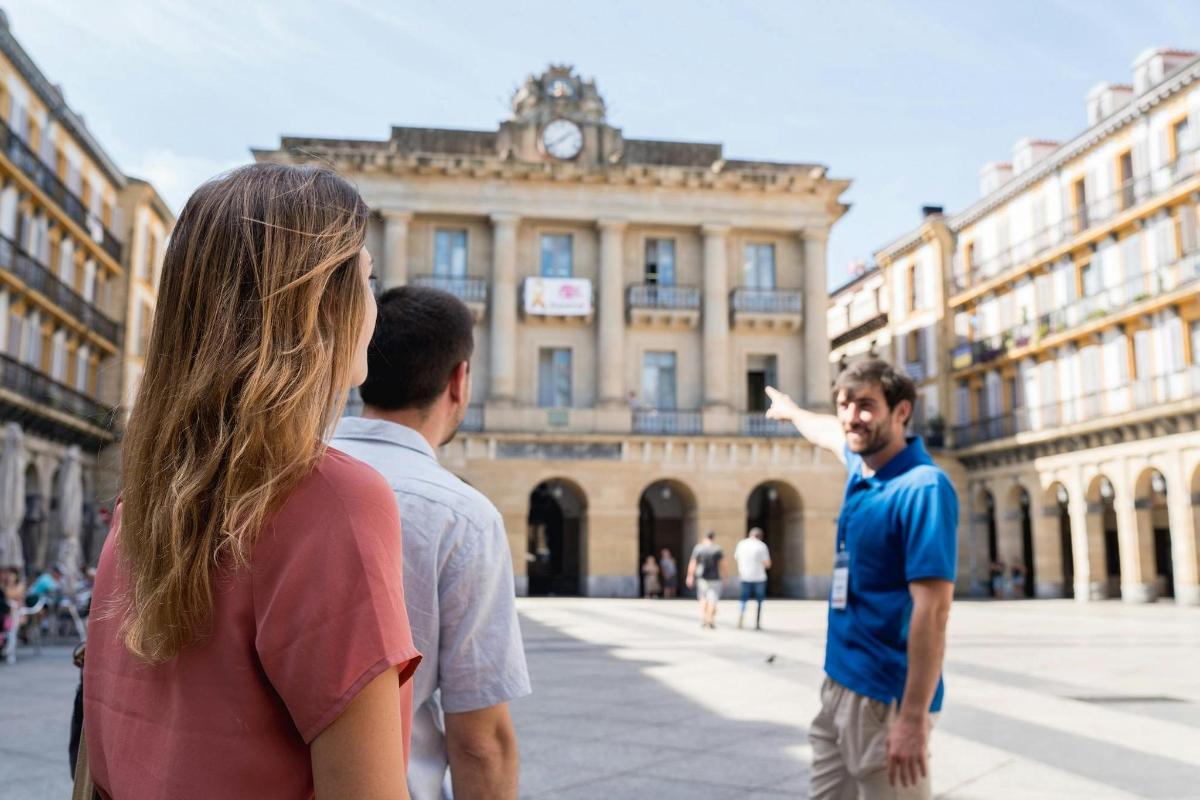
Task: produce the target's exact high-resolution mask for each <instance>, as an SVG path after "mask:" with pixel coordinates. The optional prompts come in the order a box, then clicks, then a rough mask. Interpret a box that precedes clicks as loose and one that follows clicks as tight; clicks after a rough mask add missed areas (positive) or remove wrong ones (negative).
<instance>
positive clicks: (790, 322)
mask: <svg viewBox="0 0 1200 800" xmlns="http://www.w3.org/2000/svg"><path fill="white" fill-rule="evenodd" d="M803 312H804V300H803V292H801V291H800V290H799V289H759V288H749V287H740V288H737V289H734V290H733V291H731V292H730V293H729V313H730V318H731V319H732V321H733V324H734V325H735V326H742V327H748V328H774V329H779V330H782V331H784V332H791V331H796V330H799V329H800V324H801V321H802V315H803Z"/></svg>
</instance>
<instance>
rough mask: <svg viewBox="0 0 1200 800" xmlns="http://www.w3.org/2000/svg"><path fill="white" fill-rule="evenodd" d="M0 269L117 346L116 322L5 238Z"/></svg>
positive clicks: (1, 240)
mask: <svg viewBox="0 0 1200 800" xmlns="http://www.w3.org/2000/svg"><path fill="white" fill-rule="evenodd" d="M0 269H6V270H8V271H9V272H11V273H12V274H14V275H16V276H17V277H18V278H20V279H21V280H22V281H23V282H24V283H25V285H26V286H28V287H29V288H31V289H33V290H35V291H38V292H41V293H42V294H44V295H45V296H46V297H47V298H49V299H50V302H51V303H53V304H54V305H56V306H58V307H59V308H61V309H62V310H63V311H65V312H67V313H68V314H70V315H71V316H73V317H75V318H76V319H78V320H79V321H80V322H81V323H82V324H83V325H84V327H86V328H88V329H90V330H93V331H95V332H96V333H98V334H100V336H101V337H103V338H105V339H107V340H108V341H110V342H112V343H113V344H120V341H121V327H120V326H119V325H118V324H117V323H116V322H114V321H113V320H111V319H110V318H109V317H108V316H106V315H105V314H103V313H102V312H101V311H100V310H99V309H98V308H96V307H95V305H93V304H92V303H89V302H88V301H87V300H85V299H84V298H83V297H81V296H80V295H79V294H78V293H76V292H75V290H74V289H72V288H71V287H70V286H68V285H67V284H65V283H63V282H62V281H61V280H59V279H58V278H57V277H56V276H55V275H54V273H52V272H51V271H50V270H48V269H46V268H45V267H44V266H42V265H41V264H40V263H38V262H37V261H36V260H35V259H34V258H33V257H32V256H30V255H29V254H28V253H26V252H25V251H24V250H22V249H21V248H20V247H18V246H17V244H16V242H14V241H12V240H11V239H9V238H8V237H6V236H0Z"/></svg>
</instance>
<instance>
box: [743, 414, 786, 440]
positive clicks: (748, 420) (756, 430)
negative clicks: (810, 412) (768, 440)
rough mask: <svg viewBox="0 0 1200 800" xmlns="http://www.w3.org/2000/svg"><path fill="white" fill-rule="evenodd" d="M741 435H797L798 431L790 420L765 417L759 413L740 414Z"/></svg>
mask: <svg viewBox="0 0 1200 800" xmlns="http://www.w3.org/2000/svg"><path fill="white" fill-rule="evenodd" d="M742 435H743V436H769V437H779V436H799V435H800V431H798V430H797V429H796V426H795V425H793V424H792V423H790V422H784V421H783V420H778V419H767V418H766V417H764V416H763V415H762V412H759V413H750V414H743V415H742Z"/></svg>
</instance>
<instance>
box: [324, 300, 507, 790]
mask: <svg viewBox="0 0 1200 800" xmlns="http://www.w3.org/2000/svg"><path fill="white" fill-rule="evenodd" d="M378 302H379V317H378V322H377V323H376V327H375V334H374V336H373V337H372V339H371V347H370V350H369V351H368V359H369V365H368V366H369V375H368V378H367V380H366V382H365V383H363V385H362V387H361V388H360V390H359V391H360V394H361V396H362V400H363V417H362V418H355V417H346V418H344V419H342V420H341V422H340V423H339V425H338V428H337V432H336V434H335V437H334V440H333V446H334V447H336V448H338V449H339V450H342V451H343V452H345V453H347V454H349V455H351V456H353V457H355V458H358V459H360V460H362V461H365V462H367V463H368V464H370V465H371V466H373V467H375V469H377V470H378V471H379V472H380V473H381V474H382V475H383V476H384V477H385V478H386V479H387V481H388V483H389V484H390V485H391V487H392V490H393V491H394V492H395V493H396V500H397V502H398V504H399V507H400V521H401V526H402V530H403V536H404V596H405V603H406V604H407V606H408V618H409V624H410V625H411V627H412V635H413V641H414V642H415V643H416V645H417V649H418V650H420V652H421V654H422V655H423V656H424V658H423V660H422V661H421V665H420V666H419V667H418V668H417V673H416V675H415V676H414V678H413V731H412V750H411V754H410V757H409V763H408V787H409V792H410V794H411V795H412V797H413V800H441V798H445V797H454V798H457V800H473V798H488V800H492V799H493V798H495V799H496V800H515V798H516V796H517V771H518V755H517V743H516V734H515V732H514V730H513V724H512V720H511V718H510V716H509V712H508V703H509V701H511V700H515V699H517V698H519V697H523V696H525V695H527V694H529V692H530V687H529V674H528V671H527V669H526V665H525V651H524V647H523V645H522V642H521V630H520V627H519V626H518V623H517V613H516V605H515V602H514V592H513V574H512V557H511V555H510V553H509V547H508V537H507V535H506V534H505V531H504V522H503V520H502V519H501V517H500V513H499V512H498V511H497V510H496V507H495V506H494V505H492V503H491V502H490V501H489V500H488V499H487V498H486V497H484V496H483V495H482V494H480V493H479V492H477V491H476V490H475V489H473V488H471V487H470V486H468V485H467V484H466V483H464V482H463V481H462V480H460V479H459V478H457V477H456V476H455V475H453V474H452V473H450V472H449V471H448V470H446V469H444V468H443V467H442V466H440V465H439V464H438V461H437V451H436V448H437V447H439V446H441V445H443V444H445V443H447V442H449V441H450V440H451V439H452V438H454V434H455V431H457V429H458V426H459V425H460V424H462V420H463V417H464V416H465V414H466V411H467V406H468V404H469V402H470V397H471V378H470V366H469V364H470V357H471V352H472V350H473V349H474V339H473V334H472V330H473V320H472V318H471V312H470V311H469V310H468V309H467V307H466V306H465V305H463V303H462V302H460V301H459V300H458V299H457V298H455V297H454V296H452V295H450V294H447V293H445V292H441V291H438V290H436V289H426V288H419V287H411V286H405V287H401V288H398V289H392V290H391V291H388V292H386V293H385V294H384V295H383V296H382V297H380V298H379V301H378ZM447 770H448V772H449V774H448V775H447Z"/></svg>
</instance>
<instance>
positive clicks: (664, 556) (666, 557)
mask: <svg viewBox="0 0 1200 800" xmlns="http://www.w3.org/2000/svg"><path fill="white" fill-rule="evenodd" d="M658 567H659V569H660V570H661V571H662V589H663V597H674V596H675V593H676V591H677V590H678V588H679V569H678V567H676V566H675V557H674V556H673V555H671V551H670V550H669V549H667V548H666V547H664V548H663V549H662V552H661V553H659V556H658Z"/></svg>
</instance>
